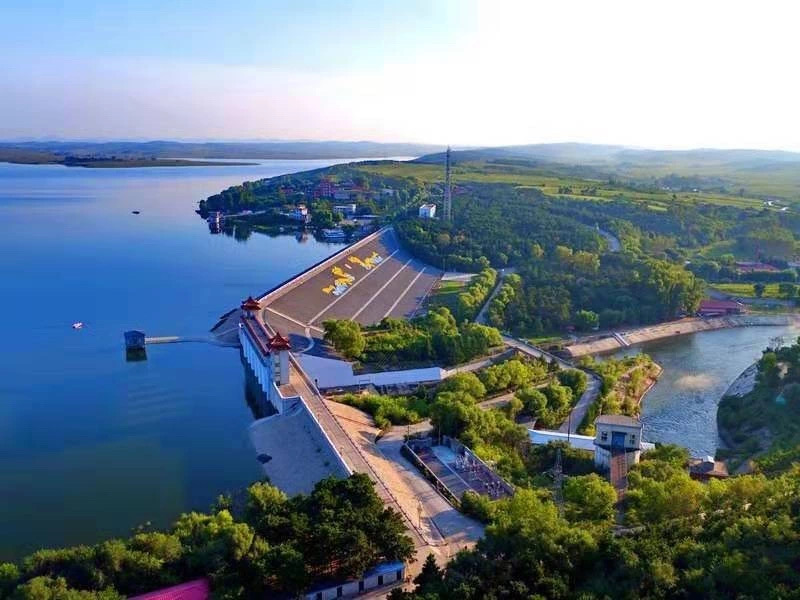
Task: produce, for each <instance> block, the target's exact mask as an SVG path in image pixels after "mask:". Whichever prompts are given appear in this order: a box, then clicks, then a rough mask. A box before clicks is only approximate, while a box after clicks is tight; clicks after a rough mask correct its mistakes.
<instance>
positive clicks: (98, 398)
mask: <svg viewBox="0 0 800 600" xmlns="http://www.w3.org/2000/svg"><path fill="white" fill-rule="evenodd" d="M332 162H334V161H262V164H260V165H257V166H247V167H242V166H225V167H184V168H180V167H176V168H151V169H80V168H66V167H62V166H28V165H9V164H0V215H1V216H2V220H1V221H0V228H2V231H0V282H2V284H0V291H2V293H0V315H2V331H3V340H4V348H3V351H2V356H1V357H0V358H1V359H2V360H0V560H4V559H11V558H19V557H20V556H21V555H23V554H24V553H26V552H29V551H31V550H33V549H36V548H39V547H42V546H58V545H64V544H75V543H84V542H85V543H91V542H94V541H97V540H99V539H102V538H104V537H108V536H111V535H124V534H126V533H128V532H129V530H130V529H131V528H132V527H135V526H137V525H139V524H141V523H144V522H145V521H152V522H153V523H154V524H157V525H166V524H168V523H169V522H170V521H171V520H172V519H173V518H174V517H175V516H177V515H178V514H179V513H180V512H181V511H182V510H186V509H191V508H200V509H203V508H206V507H208V505H209V504H210V503H211V502H212V501H213V500H214V499H215V498H216V496H217V495H218V494H219V493H221V492H224V491H226V490H231V489H234V488H237V487H241V486H243V485H245V484H247V483H249V482H250V481H252V480H254V479H258V478H259V477H260V476H261V472H260V469H259V466H258V463H257V462H256V460H255V456H254V453H253V451H252V450H251V448H250V446H249V441H248V438H247V435H246V427H247V425H248V424H249V422H250V421H251V420H252V415H251V413H250V411H249V409H248V407H247V405H246V403H245V398H244V371H243V368H242V365H241V363H240V361H239V354H238V351H237V350H235V349H227V348H219V347H215V346H211V345H205V344H169V345H163V346H152V347H149V348H148V360H147V361H145V362H139V363H128V362H126V361H125V360H124V352H123V343H122V332H123V331H124V330H126V329H132V328H138V329H142V330H143V331H145V332H146V333H147V334H148V335H204V334H205V333H206V332H207V331H208V329H209V328H210V327H211V326H212V325H213V324H214V323H215V322H216V320H217V318H218V317H219V316H220V315H222V314H223V313H224V312H226V311H227V310H229V309H230V308H232V307H234V306H236V305H237V304H238V303H239V302H240V301H241V299H242V298H244V297H246V296H247V295H248V294H253V293H259V292H262V291H265V290H266V289H268V288H270V287H271V286H273V285H274V284H276V283H279V282H280V281H282V280H284V279H286V278H287V277H289V276H290V275H292V274H294V273H296V272H297V271H299V270H301V269H303V268H305V267H307V266H309V265H311V264H313V263H314V262H316V261H318V260H321V259H322V258H324V257H325V256H327V255H329V254H331V253H332V252H333V251H334V250H335V249H336V247H335V246H334V245H331V244H325V243H320V242H316V241H314V240H313V239H308V240H307V241H305V242H304V243H299V242H298V241H297V240H296V239H295V238H294V237H292V236H282V237H279V238H269V237H267V236H264V235H259V234H255V235H253V236H251V237H250V238H249V239H247V240H246V241H237V240H235V239H234V238H232V237H227V236H224V235H210V234H209V232H208V228H207V227H206V225H205V223H204V222H203V221H202V220H201V219H200V218H199V217H198V216H197V215H196V214H195V213H194V212H193V211H194V209H195V208H196V205H197V201H198V200H200V199H201V198H204V197H206V196H208V195H210V194H213V193H216V192H218V191H220V190H221V189H223V188H225V187H228V186H230V185H234V184H237V183H241V182H242V181H244V180H253V179H258V178H261V177H267V176H271V175H277V174H282V173H289V172H295V171H300V170H306V169H311V168H317V167H320V166H324V165H326V164H331V163H332ZM132 210H140V211H141V214H140V215H133V214H131V211H132ZM75 321H83V322H85V323H86V327H85V328H84V329H83V330H79V331H76V330H73V329H72V328H71V324H72V323H73V322H75Z"/></svg>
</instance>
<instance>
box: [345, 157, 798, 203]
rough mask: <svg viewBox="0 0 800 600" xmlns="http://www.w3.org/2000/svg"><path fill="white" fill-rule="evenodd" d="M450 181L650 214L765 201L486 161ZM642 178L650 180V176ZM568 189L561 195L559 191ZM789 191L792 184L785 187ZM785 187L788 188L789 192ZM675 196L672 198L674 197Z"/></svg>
mask: <svg viewBox="0 0 800 600" xmlns="http://www.w3.org/2000/svg"><path fill="white" fill-rule="evenodd" d="M358 168H359V169H361V170H363V171H365V172H368V173H374V174H381V175H386V176H392V177H403V178H410V179H415V180H417V181H419V182H422V183H435V182H441V181H442V180H443V178H444V173H443V169H442V166H441V165H438V164H422V163H409V162H385V163H381V164H371V165H360V166H359V167H358ZM452 173H453V182H454V183H456V184H459V183H469V182H478V183H505V184H509V185H514V186H516V187H520V188H536V189H539V190H541V191H542V193H544V194H546V195H548V196H561V195H566V196H569V197H571V198H576V199H586V200H614V199H627V200H636V201H643V202H647V203H648V206H649V207H650V208H651V210H653V211H664V210H666V208H667V206H669V205H670V204H672V203H674V202H686V203H692V204H695V203H706V204H719V205H724V206H736V207H739V208H763V207H764V202H763V201H762V200H761V199H759V198H756V197H754V196H748V195H747V194H746V193H745V195H738V194H737V195H733V194H730V195H727V194H721V193H718V192H706V191H701V192H672V191H668V190H648V191H643V190H639V189H634V188H633V187H629V186H627V185H625V184H624V183H620V184H614V185H611V184H609V182H608V180H599V179H582V178H577V177H570V176H567V175H562V174H560V173H555V172H553V170H552V169H547V168H536V167H526V166H516V165H515V166H509V165H502V164H493V163H487V162H470V163H461V164H458V165H456V166H455V167H453V171H452ZM645 179H652V174H650V176H649V177H647V178H645ZM565 187H568V188H571V189H572V192H571V193H567V194H562V193H561V192H560V191H559V188H562V189H563V188H565ZM788 188H791V185H790V184H789V185H788ZM788 188H787V189H788ZM673 194H674V198H673Z"/></svg>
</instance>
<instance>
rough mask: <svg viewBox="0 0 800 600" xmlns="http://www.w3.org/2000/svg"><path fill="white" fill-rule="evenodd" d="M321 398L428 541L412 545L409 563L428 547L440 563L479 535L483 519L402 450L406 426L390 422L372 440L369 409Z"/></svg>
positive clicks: (415, 428)
mask: <svg viewBox="0 0 800 600" xmlns="http://www.w3.org/2000/svg"><path fill="white" fill-rule="evenodd" d="M325 403H326V404H327V405H328V407H329V409H330V411H331V413H332V414H333V415H334V416H335V417H336V419H337V420H338V421H339V423H340V424H341V425H342V427H343V428H344V430H345V431H346V432H347V434H348V436H349V437H350V438H351V439H352V440H353V442H354V443H355V444H356V445H357V446H358V447H359V449H360V451H361V454H362V456H364V457H365V459H366V460H367V461H368V462H369V463H370V468H371V470H372V471H373V472H374V473H375V474H376V475H377V476H378V477H379V478H380V480H381V482H382V485H384V486H386V488H387V489H388V490H390V491H391V494H392V496H393V497H394V498H395V499H396V501H397V503H398V504H399V505H400V508H401V510H402V512H403V513H404V514H406V515H410V516H411V519H412V520H413V525H414V526H415V527H416V528H417V529H418V531H420V532H421V533H422V536H423V537H424V539H425V541H426V542H427V543H426V544H423V545H417V551H418V555H417V563H415V565H414V567H416V568H421V566H422V562H423V561H424V559H425V555H427V553H428V552H433V553H434V555H436V556H437V557H438V558H439V559H440V561H439V562H440V564H445V563H446V562H447V559H448V558H450V557H451V556H453V555H455V554H456V553H457V552H458V551H459V550H462V549H464V548H470V547H472V546H473V545H474V544H475V543H476V542H477V541H478V540H479V539H480V538H481V537H482V536H483V532H484V528H483V525H481V524H480V523H479V522H477V521H475V520H474V519H471V518H469V517H467V516H465V515H464V514H462V513H460V512H458V511H457V510H456V509H455V508H453V507H452V506H451V505H450V504H449V503H448V502H447V501H446V500H445V499H444V497H443V496H442V495H441V494H439V492H437V491H436V490H435V489H434V487H433V486H432V485H431V484H430V482H429V481H428V480H427V479H426V478H425V477H424V476H423V475H422V473H420V471H419V469H417V468H416V467H415V466H414V465H412V464H411V463H410V462H408V461H407V460H406V458H405V457H404V456H403V455H402V453H401V448H402V446H403V441H404V436H405V434H406V427H395V428H393V429H392V430H391V431H389V432H388V433H387V434H386V435H385V436H383V437H382V438H381V439H380V440H379V441H378V442H377V443H376V442H375V441H374V440H375V438H376V436H377V435H378V433H379V431H380V430H379V429H378V428H377V427H375V424H374V421H373V420H372V418H371V417H370V416H369V415H367V414H366V413H364V412H362V411H360V410H358V409H356V408H353V407H351V406H346V405H344V404H339V403H337V402H333V401H325ZM429 428H430V423H429V422H425V423H417V424H416V425H412V426H411V427H410V429H411V431H412V432H414V433H416V432H419V431H425V430H427V429H429ZM414 567H412V568H414Z"/></svg>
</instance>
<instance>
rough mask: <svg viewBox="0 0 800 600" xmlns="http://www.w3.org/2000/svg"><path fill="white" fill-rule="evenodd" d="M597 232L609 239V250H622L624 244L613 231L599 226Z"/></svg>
mask: <svg viewBox="0 0 800 600" xmlns="http://www.w3.org/2000/svg"><path fill="white" fill-rule="evenodd" d="M597 233H599V234H600V235H602V236H603V237H604V238H606V241H608V251H609V252H619V251H620V250H622V244H620V243H619V239H617V236H615V235H614V234H613V233H610V232H608V231H606V230H605V229H600V228H599V227H598V228H597Z"/></svg>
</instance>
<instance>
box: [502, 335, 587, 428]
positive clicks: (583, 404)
mask: <svg viewBox="0 0 800 600" xmlns="http://www.w3.org/2000/svg"><path fill="white" fill-rule="evenodd" d="M503 341H504V342H505V343H506V345H508V346H512V347H514V348H516V349H518V350H519V351H520V352H524V353H525V354H527V355H529V356H533V357H536V358H544V359H545V360H546V361H548V362H551V361H555V362H556V364H558V366H559V367H561V368H562V369H574V368H575V366H574V365H573V364H571V363H568V362H567V361H565V360H563V359H561V358H558V357H557V356H553V355H552V354H550V353H548V352H545V351H544V350H542V349H541V348H537V347H536V346H533V345H531V344H528V343H527V342H522V341H520V340H515V339H514V338H512V337H509V336H505V335H504V336H503ZM584 373H586V390H585V391H584V392H583V394H581V397H580V398H578V402H577V403H576V404H575V406H573V407H572V411H570V414H569V417H568V418H567V420H566V421H565V422H564V423H562V424H561V427H559V428H558V430H559V431H561V432H564V433H566V432H567V431H569V432H570V433H576V432H577V431H578V427H580V425H581V422H582V421H583V418H584V417H585V416H586V412H587V411H588V410H589V407H590V406H591V405H592V404H593V403H594V401H595V400H597V398H598V397H599V396H600V379H599V378H598V377H597V375H595V374H594V373H592V372H590V371H584Z"/></svg>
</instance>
